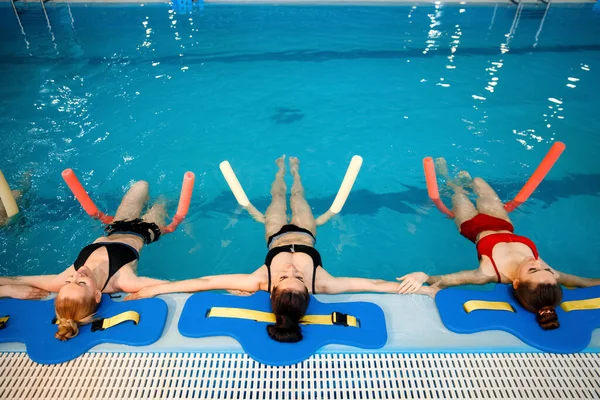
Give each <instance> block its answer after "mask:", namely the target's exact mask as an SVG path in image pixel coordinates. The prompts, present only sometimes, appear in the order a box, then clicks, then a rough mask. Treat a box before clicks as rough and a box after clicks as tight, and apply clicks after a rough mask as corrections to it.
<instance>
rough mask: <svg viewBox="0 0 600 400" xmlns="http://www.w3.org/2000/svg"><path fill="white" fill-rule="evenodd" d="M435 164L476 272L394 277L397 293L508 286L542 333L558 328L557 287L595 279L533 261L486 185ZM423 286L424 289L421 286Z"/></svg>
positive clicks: (530, 246) (531, 249)
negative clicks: (472, 247)
mask: <svg viewBox="0 0 600 400" xmlns="http://www.w3.org/2000/svg"><path fill="white" fill-rule="evenodd" d="M436 165H437V167H438V170H439V173H440V174H441V175H443V176H445V177H446V178H447V182H448V185H449V186H450V187H451V188H452V189H453V191H454V195H453V197H452V211H453V212H454V221H455V222H456V225H457V226H458V228H459V231H460V234H461V235H463V236H464V237H466V238H467V239H469V240H470V241H472V242H473V243H475V244H476V246H477V255H478V257H479V268H477V269H475V270H469V271H460V272H456V273H453V274H448V275H441V276H428V275H427V274H425V273H423V272H413V273H411V274H408V275H405V276H403V277H402V278H398V279H399V280H401V281H402V284H401V286H400V288H399V293H402V294H407V293H421V294H428V295H430V296H432V297H434V296H435V294H436V293H437V292H438V291H439V290H440V289H443V288H446V287H449V286H457V285H466V284H481V285H483V284H486V283H490V282H497V283H511V284H512V286H513V288H514V290H515V291H514V293H515V297H516V298H517V300H518V301H519V303H521V305H522V306H523V307H525V308H526V309H527V310H529V311H531V312H533V313H535V314H536V315H537V321H538V323H539V324H540V326H541V327H542V328H543V329H555V328H558V327H559V323H558V317H557V315H556V312H555V311H554V308H555V307H556V306H557V305H558V304H559V303H560V302H561V300H562V289H561V286H560V285H565V286H571V287H588V286H595V285H600V279H589V278H580V277H577V276H574V275H568V274H565V273H562V272H559V271H557V270H555V269H553V268H551V267H550V266H549V265H548V264H546V263H545V262H544V261H543V260H542V259H541V258H540V257H539V254H538V251H537V248H536V246H535V244H534V243H533V242H532V241H531V240H530V239H528V238H526V237H524V236H518V235H515V234H514V233H513V232H514V228H513V225H512V223H511V221H510V218H509V217H508V213H507V212H506V210H505V209H504V204H503V203H502V201H501V200H500V198H499V197H498V195H497V194H496V192H494V190H493V189H492V188H491V187H490V185H488V184H487V183H486V182H485V181H484V180H483V179H481V178H475V179H473V180H471V177H470V176H469V174H468V173H467V172H465V171H461V172H460V173H459V174H458V179H457V180H456V181H452V180H450V179H449V177H448V170H447V167H446V162H445V161H444V159H438V160H436ZM460 182H463V183H466V185H468V186H470V187H471V188H472V189H473V191H474V192H475V194H476V195H477V206H475V205H474V204H473V203H472V202H471V201H470V200H469V198H468V196H467V192H466V191H465V189H464V187H463V186H461V185H460ZM424 283H427V284H429V285H430V286H422V285H423V284H424Z"/></svg>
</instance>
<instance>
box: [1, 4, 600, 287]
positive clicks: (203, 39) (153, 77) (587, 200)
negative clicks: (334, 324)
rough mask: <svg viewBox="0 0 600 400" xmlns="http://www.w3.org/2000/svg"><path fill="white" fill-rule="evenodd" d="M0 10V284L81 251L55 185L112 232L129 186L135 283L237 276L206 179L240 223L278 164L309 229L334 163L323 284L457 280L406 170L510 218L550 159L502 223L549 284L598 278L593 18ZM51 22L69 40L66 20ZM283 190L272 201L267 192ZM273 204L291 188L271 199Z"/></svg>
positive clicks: (233, 228) (243, 268)
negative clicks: (466, 190)
mask: <svg viewBox="0 0 600 400" xmlns="http://www.w3.org/2000/svg"><path fill="white" fill-rule="evenodd" d="M18 6H19V9H20V10H21V12H20V18H21V22H22V24H23V30H24V33H25V35H23V34H22V32H21V29H20V27H19V25H18V23H17V19H16V18H15V16H14V14H13V12H12V9H11V8H10V6H9V5H7V4H0V40H1V41H2V46H0V150H1V153H2V159H1V164H0V169H2V170H3V171H4V173H5V175H6V176H7V178H8V179H9V180H10V181H11V182H12V183H13V185H14V184H15V183H16V182H18V181H19V179H20V176H21V175H22V174H23V173H24V172H26V171H31V172H32V173H33V177H32V188H31V190H30V191H29V192H28V193H27V194H26V196H25V203H24V207H23V213H22V215H21V217H20V219H19V220H18V221H17V223H16V224H15V225H13V226H10V227H8V228H3V229H1V230H0V275H15V274H37V273H53V272H58V271H61V270H62V269H63V268H65V267H67V266H68V265H70V263H71V262H72V261H73V260H74V258H75V257H76V255H77V253H78V251H79V250H80V249H81V248H82V247H83V246H84V245H85V244H87V243H89V242H90V241H92V240H94V239H95V238H96V237H97V236H99V235H100V234H101V232H102V227H101V226H100V224H99V223H98V222H95V221H93V220H91V219H90V218H88V217H87V215H86V214H85V213H84V211H83V210H82V209H81V208H80V206H79V205H78V203H77V202H76V201H75V200H74V199H73V198H72V196H71V195H70V192H69V191H68V189H67V188H66V186H65V184H64V183H63V181H62V179H61V177H60V172H61V171H62V170H63V169H65V168H68V167H70V168H73V169H74V170H75V171H76V173H77V174H78V175H79V176H80V178H82V180H83V181H84V182H85V185H86V186H87V188H88V189H89V191H90V193H91V194H92V196H93V198H94V199H96V201H97V204H98V205H99V206H100V208H101V209H103V210H105V211H108V212H111V213H114V211H115V210H116V207H117V205H118V203H119V201H120V198H121V196H122V195H123V193H124V191H125V190H126V188H127V187H128V186H129V185H130V184H131V183H132V182H133V180H137V179H145V180H148V181H149V183H150V191H151V195H152V196H153V197H154V198H156V196H158V195H159V194H161V193H162V194H165V195H167V196H168V198H169V200H170V212H171V215H172V214H173V213H174V211H175V207H176V201H177V195H178V191H179V187H180V184H181V180H182V176H183V173H184V172H185V171H186V170H191V171H194V172H195V173H196V177H197V180H196V189H195V193H194V198H193V202H192V206H191V208H190V213H189V216H188V218H187V219H186V221H185V223H184V224H183V225H182V226H180V228H179V230H178V231H177V232H176V233H174V234H172V235H169V236H166V237H164V238H163V239H161V240H160V241H159V242H158V243H156V244H153V245H152V246H149V247H148V248H146V249H145V250H144V251H143V254H142V261H141V264H140V267H139V273H140V274H141V275H149V276H153V277H160V278H168V279H183V278H188V277H196V276H201V275H209V274H215V273H233V272H251V271H253V270H254V269H255V268H257V267H258V266H260V265H261V264H262V262H263V260H264V255H265V249H266V248H265V243H264V238H263V227H262V226H261V225H259V224H257V223H255V222H254V221H252V220H251V219H250V218H249V217H248V216H247V215H246V214H245V213H243V212H240V208H239V207H238V206H237V203H236V202H235V200H234V198H233V196H232V195H231V193H230V192H229V189H228V188H227V185H226V183H225V181H224V180H223V178H222V177H221V174H220V172H219V169H218V164H219V162H220V161H222V160H225V159H227V160H229V161H230V162H231V164H232V166H233V168H234V170H235V171H236V172H237V174H238V177H239V179H240V181H241V183H242V185H243V186H244V188H245V189H246V191H247V194H248V196H249V197H250V199H251V200H252V201H253V202H254V204H255V205H256V206H257V207H258V208H259V209H261V210H263V211H264V210H265V209H266V207H267V205H268V202H269V197H268V194H269V188H270V183H271V181H272V179H273V175H274V172H275V166H274V164H273V160H274V159H275V158H276V157H278V156H280V155H281V154H284V153H285V154H288V155H295V156H298V157H299V158H300V160H301V173H302V176H303V179H304V184H305V187H306V191H307V196H308V200H309V202H310V204H311V205H312V206H313V207H314V211H315V214H320V213H322V212H324V211H325V210H326V209H327V208H328V207H329V205H330V203H331V201H332V200H333V197H334V195H335V193H336V191H337V188H338V185H339V183H340V181H341V179H342V176H343V174H344V172H345V168H346V166H347V163H348V162H349V160H350V158H351V157H352V155H354V154H360V155H362V156H363V157H364V164H363V168H362V171H361V173H360V175H359V177H358V180H357V182H356V185H355V189H354V191H353V193H352V194H351V196H350V198H349V200H348V202H347V204H346V207H345V208H344V210H343V212H342V214H341V215H340V216H338V217H337V218H335V219H334V220H333V221H332V222H331V223H329V224H327V225H326V226H324V227H322V228H321V229H320V231H319V235H318V248H319V250H320V251H321V253H322V257H323V261H324V264H325V267H326V268H327V269H328V270H329V271H330V272H331V273H332V274H334V275H350V276H353V275H354V276H366V277H379V278H384V279H394V277H396V276H401V275H403V274H405V273H407V272H410V271H413V270H425V271H427V272H430V273H447V272H452V271H455V270H458V269H463V268H474V267H475V266H476V265H477V259H476V256H475V250H474V249H473V248H472V247H473V246H472V244H470V243H469V242H468V241H467V240H465V239H464V238H461V237H460V236H459V235H458V234H457V233H456V228H455V227H454V225H453V223H452V222H451V221H449V220H447V219H446V218H444V217H443V216H442V215H441V214H440V213H439V212H437V211H436V210H435V208H434V207H433V206H432V205H431V203H430V201H429V200H428V198H427V192H426V189H425V182H424V178H423V173H422V166H421V160H422V158H423V157H425V156H428V155H432V156H445V157H446V158H447V160H448V162H449V164H450V168H451V169H452V171H453V172H456V171H458V170H459V168H465V169H467V170H469V171H470V172H471V173H472V174H473V175H474V176H482V177H484V178H487V179H488V180H489V181H490V183H491V184H492V185H493V186H494V187H495V188H496V189H497V190H498V192H499V193H500V195H501V196H502V198H503V199H505V200H508V199H509V198H511V196H514V194H516V192H517V191H518V190H519V188H520V187H521V185H522V184H523V183H524V181H525V180H526V179H527V177H528V176H529V174H530V173H531V172H533V168H535V166H536V165H537V163H538V162H539V161H540V160H541V158H542V157H543V156H544V154H545V153H546V151H547V150H548V149H549V147H550V146H551V144H552V143H553V142H554V141H556V140H560V141H563V142H565V143H566V144H567V150H566V152H565V153H564V154H563V156H562V158H561V159H560V161H559V162H558V163H557V165H556V166H555V167H554V169H553V170H552V172H551V173H550V175H549V176H548V178H547V179H546V180H545V181H544V182H543V184H542V185H541V187H540V188H539V190H538V191H537V192H536V193H535V194H534V196H533V197H532V199H531V200H530V201H529V202H528V203H527V204H526V205H524V206H523V207H522V208H520V209H518V210H517V211H515V212H514V213H513V214H512V218H513V222H514V223H515V226H516V229H517V233H520V234H523V235H528V236H530V237H531V238H532V239H533V240H535V241H536V243H537V244H538V247H539V250H540V253H541V255H542V257H543V258H544V259H545V260H546V261H547V262H549V263H550V264H551V265H552V266H554V267H555V268H557V269H559V270H564V271H567V272H571V273H577V274H582V275H586V276H600V271H599V269H598V265H599V262H600V254H599V253H598V251H597V242H598V241H599V240H600V233H599V231H598V229H597V225H598V222H599V219H600V218H599V217H600V213H599V211H598V210H599V207H600V162H599V161H598V154H599V151H600V141H599V140H598V138H597V132H598V129H599V128H600V123H599V122H598V119H597V110H598V106H597V101H598V97H597V92H598V88H599V87H600V75H599V74H598V72H597V70H598V68H600V15H599V14H598V13H596V12H595V11H594V10H593V6H592V5H589V4H587V5H569V6H563V5H558V6H556V5H553V6H552V7H551V8H550V9H549V11H548V13H547V15H546V16H545V19H543V15H544V10H545V6H527V7H526V8H525V9H524V10H523V11H522V12H520V14H519V15H520V18H518V19H517V18H515V15H516V14H515V13H516V8H515V7H514V6H508V5H506V4H499V5H473V6H472V5H433V4H422V5H421V4H418V5H414V6H413V5H407V6H404V5H399V6H376V7H367V6H335V7H333V6H270V5H256V6H250V5H244V6H239V5H207V6H205V7H204V8H202V9H200V8H198V7H197V8H195V9H194V11H192V12H190V13H181V14H180V13H177V12H174V11H173V10H172V9H171V8H170V7H169V6H168V5H163V4H157V5H144V6H140V5H88V4H83V5H81V4H77V5H72V6H71V7H70V9H69V8H67V7H66V5H65V4H58V5H56V6H53V5H48V17H49V22H50V27H51V29H49V28H48V26H47V24H46V20H45V17H44V16H43V14H42V13H41V10H40V9H39V6H36V5H33V4H31V5H29V8H28V9H27V10H26V9H25V8H24V5H23V4H20V5H18ZM71 16H72V19H71ZM288 182H289V180H288ZM290 183H291V182H290Z"/></svg>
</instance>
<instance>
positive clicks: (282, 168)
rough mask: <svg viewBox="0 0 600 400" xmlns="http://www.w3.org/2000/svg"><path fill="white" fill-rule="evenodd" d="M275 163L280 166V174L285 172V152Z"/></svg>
mask: <svg viewBox="0 0 600 400" xmlns="http://www.w3.org/2000/svg"><path fill="white" fill-rule="evenodd" d="M275 164H276V165H277V167H278V168H279V171H278V172H277V173H278V174H285V154H284V155H282V156H281V157H279V158H278V159H277V160H275Z"/></svg>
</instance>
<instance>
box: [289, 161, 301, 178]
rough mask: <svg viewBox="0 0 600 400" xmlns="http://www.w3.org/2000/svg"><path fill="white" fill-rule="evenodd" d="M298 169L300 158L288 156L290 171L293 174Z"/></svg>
mask: <svg viewBox="0 0 600 400" xmlns="http://www.w3.org/2000/svg"><path fill="white" fill-rule="evenodd" d="M299 170H300V160H298V158H297V157H290V172H291V173H292V175H295V174H297V173H298V171H299Z"/></svg>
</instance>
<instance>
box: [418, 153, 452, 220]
mask: <svg viewBox="0 0 600 400" xmlns="http://www.w3.org/2000/svg"><path fill="white" fill-rule="evenodd" d="M423 169H424V170H425V182H427V193H428V194H429V198H430V199H431V201H433V204H435V206H436V207H437V208H438V210H440V211H441V212H442V213H444V214H446V215H447V216H448V217H450V218H454V213H453V212H452V211H450V210H448V207H446V205H445V204H444V202H443V201H442V199H440V192H439V189H438V184H437V176H436V174H435V164H434V163H433V158H431V157H425V158H424V159H423Z"/></svg>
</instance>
